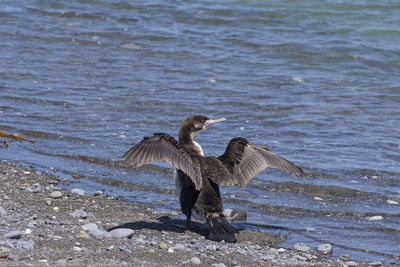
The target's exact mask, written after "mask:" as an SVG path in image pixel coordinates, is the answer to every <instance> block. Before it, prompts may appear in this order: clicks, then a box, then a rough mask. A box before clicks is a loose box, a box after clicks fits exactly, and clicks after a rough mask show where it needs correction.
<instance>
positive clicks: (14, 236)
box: [4, 230, 22, 239]
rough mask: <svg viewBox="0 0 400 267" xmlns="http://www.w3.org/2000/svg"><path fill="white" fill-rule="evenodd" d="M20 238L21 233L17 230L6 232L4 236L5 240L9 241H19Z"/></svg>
mask: <svg viewBox="0 0 400 267" xmlns="http://www.w3.org/2000/svg"><path fill="white" fill-rule="evenodd" d="M21 236H22V232H21V231H18V230H14V231H11V232H8V233H7V234H5V235H4V237H5V238H9V239H20V238H21Z"/></svg>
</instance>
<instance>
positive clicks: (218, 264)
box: [211, 263, 226, 267]
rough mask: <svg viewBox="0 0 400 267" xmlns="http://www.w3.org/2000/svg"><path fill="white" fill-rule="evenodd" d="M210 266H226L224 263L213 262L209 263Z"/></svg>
mask: <svg viewBox="0 0 400 267" xmlns="http://www.w3.org/2000/svg"><path fill="white" fill-rule="evenodd" d="M211 266H215V267H226V265H225V264H224V263H214V264H211Z"/></svg>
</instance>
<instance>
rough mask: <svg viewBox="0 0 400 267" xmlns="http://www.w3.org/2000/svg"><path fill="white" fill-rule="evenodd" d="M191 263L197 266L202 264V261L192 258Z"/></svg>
mask: <svg viewBox="0 0 400 267" xmlns="http://www.w3.org/2000/svg"><path fill="white" fill-rule="evenodd" d="M190 262H191V263H192V264H195V265H199V264H201V260H200V259H199V258H197V257H193V258H191V259H190Z"/></svg>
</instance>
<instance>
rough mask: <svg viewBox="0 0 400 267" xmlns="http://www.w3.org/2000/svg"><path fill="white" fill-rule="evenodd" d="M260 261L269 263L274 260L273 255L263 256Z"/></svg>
mask: <svg viewBox="0 0 400 267" xmlns="http://www.w3.org/2000/svg"><path fill="white" fill-rule="evenodd" d="M261 259H262V260H264V261H271V260H273V259H275V255H271V254H269V255H264V256H262V257H261Z"/></svg>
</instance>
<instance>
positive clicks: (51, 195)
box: [50, 191, 62, 198]
mask: <svg viewBox="0 0 400 267" xmlns="http://www.w3.org/2000/svg"><path fill="white" fill-rule="evenodd" d="M50 197H51V198H60V197H62V193H61V192H60V191H54V192H51V194H50Z"/></svg>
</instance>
